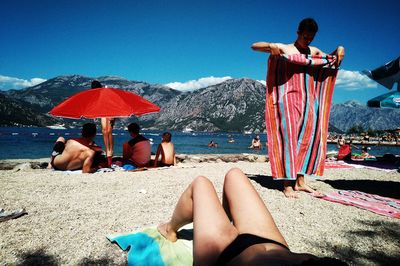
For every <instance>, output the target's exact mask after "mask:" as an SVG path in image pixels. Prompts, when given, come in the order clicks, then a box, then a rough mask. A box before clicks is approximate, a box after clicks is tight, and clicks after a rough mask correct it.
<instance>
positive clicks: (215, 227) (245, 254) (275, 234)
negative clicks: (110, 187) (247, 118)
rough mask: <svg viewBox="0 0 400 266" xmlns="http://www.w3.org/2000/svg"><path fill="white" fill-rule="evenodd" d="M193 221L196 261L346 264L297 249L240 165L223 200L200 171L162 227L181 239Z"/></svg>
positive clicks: (229, 175) (166, 233) (172, 238)
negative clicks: (293, 249)
mask: <svg viewBox="0 0 400 266" xmlns="http://www.w3.org/2000/svg"><path fill="white" fill-rule="evenodd" d="M231 221H232V223H231ZM191 222H193V229H194V242H193V262H194V263H193V264H194V265H294V264H296V265H297V264H298V265H300V264H301V265H346V264H345V263H343V262H341V261H339V260H337V259H332V258H318V257H316V256H314V255H311V254H307V253H294V252H291V251H290V249H289V247H288V244H287V243H286V241H285V239H284V238H283V236H282V234H281V233H280V232H279V229H278V228H277V226H276V224H275V222H274V220H273V218H272V216H271V214H270V212H269V211H268V209H267V207H266V205H265V204H264V202H263V200H262V199H261V197H260V196H259V194H258V193H257V191H256V190H255V189H254V187H253V185H252V184H251V183H250V181H249V179H248V178H247V176H246V175H245V174H244V173H243V172H242V171H241V170H240V169H238V168H234V169H231V170H230V171H229V172H228V173H227V174H226V176H225V180H224V188H223V197H222V205H221V203H220V201H219V198H218V195H217V193H216V191H215V188H214V186H213V184H212V183H211V181H210V180H209V179H207V178H206V177H204V176H199V177H197V178H196V179H194V181H193V182H192V183H191V184H190V185H189V187H188V188H187V189H186V190H185V191H184V192H183V194H182V195H181V197H180V198H179V200H178V203H177V205H176V207H175V210H174V212H173V214H172V218H171V219H170V220H169V222H167V223H164V224H161V225H159V226H158V230H159V232H160V233H161V234H162V235H163V236H164V237H165V238H167V239H168V240H170V241H172V242H175V241H177V231H178V229H179V228H181V227H182V226H184V225H186V224H188V223H191Z"/></svg>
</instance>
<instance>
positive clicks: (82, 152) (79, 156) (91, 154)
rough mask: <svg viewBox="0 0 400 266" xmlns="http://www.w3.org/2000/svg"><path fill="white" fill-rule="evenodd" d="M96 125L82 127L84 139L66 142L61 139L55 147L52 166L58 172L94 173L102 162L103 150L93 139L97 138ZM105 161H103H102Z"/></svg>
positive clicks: (87, 124) (90, 124) (89, 124)
mask: <svg viewBox="0 0 400 266" xmlns="http://www.w3.org/2000/svg"><path fill="white" fill-rule="evenodd" d="M96 131H97V130H96V125H95V124H93V123H86V124H84V125H83V127H82V137H81V138H77V139H69V140H67V141H66V140H65V139H64V138H63V137H59V138H58V139H57V141H56V144H55V145H54V147H53V152H52V154H51V161H50V165H51V166H52V168H54V169H56V170H78V169H82V173H91V172H94V171H95V170H96V169H95V168H97V167H98V166H99V165H101V162H102V161H103V162H105V157H102V153H103V150H102V149H101V147H100V146H97V145H96V144H95V143H94V141H93V139H94V138H95V137H96ZM102 159H103V160H102Z"/></svg>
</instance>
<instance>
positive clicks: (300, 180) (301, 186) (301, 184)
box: [294, 176, 324, 198]
mask: <svg viewBox="0 0 400 266" xmlns="http://www.w3.org/2000/svg"><path fill="white" fill-rule="evenodd" d="M294 190H295V191H303V192H307V193H310V194H311V196H313V197H316V198H321V197H323V196H324V194H322V193H320V192H318V191H316V190H314V189H312V188H311V187H310V186H308V185H307V184H306V182H305V181H304V176H298V177H297V179H296V184H295V185H294Z"/></svg>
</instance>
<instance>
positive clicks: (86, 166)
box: [82, 151, 96, 173]
mask: <svg viewBox="0 0 400 266" xmlns="http://www.w3.org/2000/svg"><path fill="white" fill-rule="evenodd" d="M86 153H87V154H88V155H87V157H86V159H85V160H84V161H83V166H82V173H93V172H95V171H96V169H92V163H93V157H94V152H93V151H86Z"/></svg>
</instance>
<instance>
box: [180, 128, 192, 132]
mask: <svg viewBox="0 0 400 266" xmlns="http://www.w3.org/2000/svg"><path fill="white" fill-rule="evenodd" d="M193 131H194V130H193V129H191V128H190V127H185V128H184V129H183V130H182V132H183V133H191V132H193Z"/></svg>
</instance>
